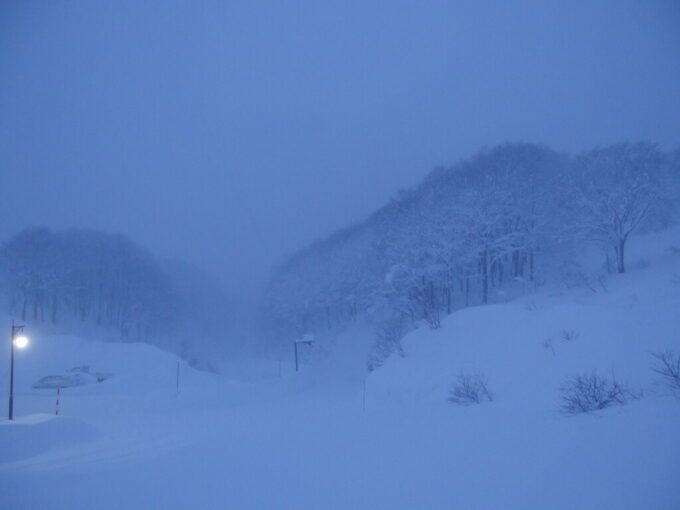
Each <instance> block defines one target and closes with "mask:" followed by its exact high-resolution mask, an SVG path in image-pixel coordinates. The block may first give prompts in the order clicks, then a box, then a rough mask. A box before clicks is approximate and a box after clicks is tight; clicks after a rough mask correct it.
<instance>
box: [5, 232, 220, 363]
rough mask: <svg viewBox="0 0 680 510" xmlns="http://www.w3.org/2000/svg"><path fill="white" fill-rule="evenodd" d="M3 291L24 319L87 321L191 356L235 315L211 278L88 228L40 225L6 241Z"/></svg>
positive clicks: (54, 322)
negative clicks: (191, 350)
mask: <svg viewBox="0 0 680 510" xmlns="http://www.w3.org/2000/svg"><path fill="white" fill-rule="evenodd" d="M0 294H1V295H2V297H3V298H4V301H5V306H6V307H7V310H8V311H9V313H10V314H11V315H12V316H13V317H16V318H17V319H21V320H22V321H33V322H42V323H46V324H52V325H62V326H65V325H74V324H78V323H82V324H87V325H89V326H95V327H99V328H101V329H102V331H108V332H110V333H114V335H115V336H117V337H120V338H121V339H124V340H128V341H145V342H152V343H157V344H160V345H162V346H164V347H168V348H170V349H171V350H174V351H177V352H179V353H181V354H184V355H188V352H187V351H188V350H189V346H188V344H190V343H192V342H195V341H196V340H199V341H200V340H203V341H205V340H207V337H208V336H210V337H212V339H215V338H216V337H217V336H218V335H219V332H218V330H219V328H218V327H216V326H214V325H215V324H216V323H222V322H224V318H225V317H226V316H228V310H227V304H226V303H227V297H226V292H225V291H224V290H223V289H222V288H221V287H220V286H219V284H216V283H215V282H214V281H213V280H212V279H211V278H210V277H209V276H207V275H203V274H201V273H200V272H199V271H198V270H196V269H194V268H192V267H191V266H188V265H186V264H183V263H179V262H166V261H163V260H159V259H157V258H155V257H154V256H153V255H151V254H150V253H149V252H147V251H146V250H145V249H144V248H142V247H141V246H139V245H137V244H136V243H134V242H132V241H130V240H128V239H126V238H125V237H124V236H122V235H112V234H108V233H105V232H100V231H97V230H88V229H67V230H62V231H52V230H50V229H48V228H43V227H35V228H29V229H26V230H23V231H21V232H19V233H18V234H16V235H14V236H13V237H12V238H10V239H8V240H7V241H5V242H4V243H2V244H1V245H0ZM189 324H193V325H194V326H192V327H193V332H191V331H189V330H190V329H191V328H190V327H189ZM213 326H214V327H213ZM206 328H211V329H210V330H209V331H206ZM67 330H68V329H67Z"/></svg>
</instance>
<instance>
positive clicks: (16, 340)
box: [9, 321, 28, 420]
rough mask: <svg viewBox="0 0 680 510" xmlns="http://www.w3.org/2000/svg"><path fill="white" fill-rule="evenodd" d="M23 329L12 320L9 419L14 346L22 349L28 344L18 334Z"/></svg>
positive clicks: (12, 392)
mask: <svg viewBox="0 0 680 510" xmlns="http://www.w3.org/2000/svg"><path fill="white" fill-rule="evenodd" d="M23 331H24V327H23V326H17V325H15V324H14V321H12V337H11V339H12V340H11V342H10V343H11V345H12V353H11V355H10V358H9V359H10V368H9V419H10V420H11V419H13V418H14V348H15V347H16V348H17V349H23V348H24V347H26V346H27V345H28V338H26V337H25V336H24V335H20V333H22V332H23Z"/></svg>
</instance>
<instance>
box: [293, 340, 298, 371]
mask: <svg viewBox="0 0 680 510" xmlns="http://www.w3.org/2000/svg"><path fill="white" fill-rule="evenodd" d="M293 345H295V371H296V372H297V371H298V354H297V346H298V343H297V342H293Z"/></svg>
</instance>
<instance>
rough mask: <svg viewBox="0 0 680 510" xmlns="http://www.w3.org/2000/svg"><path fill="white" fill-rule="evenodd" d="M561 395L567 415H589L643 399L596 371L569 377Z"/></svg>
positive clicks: (563, 408) (561, 390)
mask: <svg viewBox="0 0 680 510" xmlns="http://www.w3.org/2000/svg"><path fill="white" fill-rule="evenodd" d="M560 394H561V396H562V410H563V411H564V412H566V413H567V414H580V413H589V412H591V411H597V410H600V409H605V408H607V407H610V406H613V405H623V404H625V403H627V402H628V401H629V400H634V399H637V398H640V397H641V395H640V394H636V393H634V392H633V391H631V390H630V389H628V387H626V386H625V385H624V384H622V383H620V382H619V381H617V380H616V379H614V378H611V379H608V378H606V377H600V376H599V375H597V372H596V371H595V370H593V371H592V372H586V373H583V374H580V375H576V376H572V377H569V378H568V379H567V380H566V382H565V383H564V385H562V387H561V388H560Z"/></svg>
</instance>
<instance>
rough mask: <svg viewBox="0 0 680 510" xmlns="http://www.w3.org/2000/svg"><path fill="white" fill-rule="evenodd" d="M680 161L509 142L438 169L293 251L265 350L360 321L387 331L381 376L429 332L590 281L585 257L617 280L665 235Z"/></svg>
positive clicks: (646, 153)
mask: <svg viewBox="0 0 680 510" xmlns="http://www.w3.org/2000/svg"><path fill="white" fill-rule="evenodd" d="M679 176H680V151H678V152H675V153H670V154H669V153H665V152H663V151H661V150H660V148H659V147H658V146H657V145H656V144H653V143H650V142H634V143H633V142H624V143H618V144H615V145H611V146H608V147H601V148H596V149H593V150H590V151H586V152H584V153H581V154H578V155H576V156H571V155H567V154H562V153H559V152H556V151H554V150H552V149H550V148H548V147H545V146H542V145H535V144H526V143H515V144H504V145H500V146H497V147H494V148H492V149H488V150H483V151H480V152H479V153H477V154H476V155H474V156H473V157H471V158H469V159H466V160H463V161H460V162H458V163H457V164H455V165H452V166H450V167H441V168H436V169H434V170H433V171H432V172H431V173H430V174H429V175H428V176H427V177H426V178H425V179H424V180H423V181H422V182H421V183H420V184H419V185H418V186H416V187H414V188H413V189H409V190H406V191H403V192H401V193H400V194H399V196H397V197H396V198H394V199H392V200H391V201H390V202H389V203H388V204H386V205H385V206H383V207H382V208H380V209H379V210H377V211H376V212H375V213H373V214H372V215H371V216H370V217H369V218H367V219H366V220H365V221H363V222H361V223H359V224H356V225H354V226H352V227H349V228H347V229H344V230H342V231H339V232H336V233H335V234H333V235H331V236H330V237H329V238H327V239H324V240H322V241H318V242H316V243H314V244H312V245H311V246H309V247H307V248H305V249H303V250H301V251H299V252H297V253H295V254H294V255H292V256H291V257H289V258H288V259H287V260H286V261H284V263H283V264H281V265H280V266H279V267H278V268H277V269H276V270H275V271H274V273H273V275H272V277H271V280H270V282H269V285H268V287H267V288H266V290H265V292H264V295H263V297H262V300H261V303H260V306H259V322H260V325H261V330H262V331H261V346H262V348H263V349H264V350H272V349H273V350H276V349H277V348H285V347H283V346H286V345H287V343H288V342H289V341H290V340H291V339H293V338H296V337H300V336H302V335H304V334H309V333H312V334H316V335H317V336H318V337H320V338H323V337H324V335H325V334H326V333H327V332H329V331H333V330H338V329H342V328H343V327H345V326H347V325H348V324H350V323H352V322H356V321H359V320H361V321H366V322H368V323H369V324H370V325H371V326H372V327H373V328H374V330H375V332H376V343H375V345H374V350H373V354H372V361H371V363H372V364H376V363H379V362H380V360H381V359H382V358H383V357H384V356H386V355H388V354H389V353H390V352H392V351H393V350H395V349H399V340H400V339H401V337H402V336H403V335H404V334H405V333H406V332H408V331H409V330H410V329H412V328H413V327H415V326H416V325H418V324H420V323H426V324H428V325H429V326H430V327H432V328H438V327H439V326H440V324H441V319H442V317H443V316H445V315H448V314H450V313H452V312H453V311H455V310H456V309H459V308H462V307H466V306H471V305H476V304H486V303H490V302H493V301H498V300H502V299H506V298H507V297H509V296H511V295H518V294H521V293H525V292H528V291H530V290H531V289H533V288H535V286H536V285H540V284H543V283H546V282H547V281H551V280H557V279H560V280H564V281H565V282H569V281H575V280H577V279H579V278H580V279H588V278H589V276H588V275H587V274H583V271H581V270H580V269H579V268H578V263H577V259H578V257H576V256H575V252H576V251H577V250H582V249H583V248H585V247H588V246H597V247H599V248H600V249H601V253H602V260H603V268H602V271H604V272H606V273H613V272H618V273H623V272H625V271H626V247H627V243H628V240H629V238H630V236H631V234H633V233H635V232H637V231H641V230H643V229H654V228H657V229H659V228H663V227H664V226H666V225H667V224H668V222H669V221H670V219H671V218H672V215H673V212H674V208H675V207H676V206H677V204H678V198H679V196H680V193H679V191H678V190H679V189H680V187H679V185H678V182H679Z"/></svg>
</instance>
